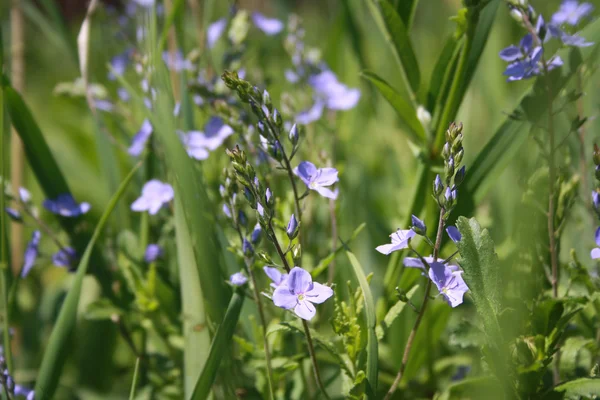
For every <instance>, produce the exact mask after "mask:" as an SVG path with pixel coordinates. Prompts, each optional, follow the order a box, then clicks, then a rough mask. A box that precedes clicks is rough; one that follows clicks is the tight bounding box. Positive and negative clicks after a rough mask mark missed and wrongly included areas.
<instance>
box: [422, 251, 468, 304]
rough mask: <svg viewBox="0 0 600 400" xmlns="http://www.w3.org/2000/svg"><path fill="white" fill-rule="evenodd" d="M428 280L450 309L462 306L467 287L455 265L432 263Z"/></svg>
mask: <svg viewBox="0 0 600 400" xmlns="http://www.w3.org/2000/svg"><path fill="white" fill-rule="evenodd" d="M430 266H431V268H429V279H431V281H432V282H433V283H434V284H435V286H437V288H438V290H439V292H440V294H441V295H442V296H443V297H444V299H445V300H446V301H447V302H448V304H450V306H451V307H452V308H454V307H456V306H458V305H460V304H462V302H463V296H464V294H465V293H466V292H467V291H468V290H469V287H468V286H467V284H466V283H465V281H464V280H463V278H462V271H460V270H459V269H458V267H457V266H455V265H445V264H443V263H441V262H432V263H431V264H430Z"/></svg>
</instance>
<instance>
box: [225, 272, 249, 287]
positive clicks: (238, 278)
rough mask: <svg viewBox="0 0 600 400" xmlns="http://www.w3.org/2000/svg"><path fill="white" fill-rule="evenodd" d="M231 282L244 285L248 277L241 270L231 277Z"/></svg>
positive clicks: (235, 284)
mask: <svg viewBox="0 0 600 400" xmlns="http://www.w3.org/2000/svg"><path fill="white" fill-rule="evenodd" d="M229 282H230V283H231V284H232V285H234V286H242V285H244V284H245V283H246V282H248V278H246V277H245V276H244V274H242V273H241V272H236V273H235V274H233V275H231V276H230V277H229Z"/></svg>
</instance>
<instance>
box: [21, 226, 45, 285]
mask: <svg viewBox="0 0 600 400" xmlns="http://www.w3.org/2000/svg"><path fill="white" fill-rule="evenodd" d="M41 238H42V234H41V233H40V231H33V234H32V235H31V240H30V241H29V243H27V248H26V249H25V254H24V255H23V268H21V278H25V277H26V276H27V274H29V271H31V268H33V265H34V264H35V260H36V258H37V256H38V246H39V245H40V239H41Z"/></svg>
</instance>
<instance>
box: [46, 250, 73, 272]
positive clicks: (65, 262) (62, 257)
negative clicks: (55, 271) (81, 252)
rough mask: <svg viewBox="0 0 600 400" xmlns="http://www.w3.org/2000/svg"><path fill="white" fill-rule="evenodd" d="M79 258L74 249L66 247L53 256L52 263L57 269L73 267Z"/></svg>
mask: <svg viewBox="0 0 600 400" xmlns="http://www.w3.org/2000/svg"><path fill="white" fill-rule="evenodd" d="M76 257H77V253H76V252H75V249H74V248H72V247H65V248H64V249H60V250H58V251H57V252H56V253H54V254H53V255H52V263H53V264H54V265H56V266H57V267H67V268H68V267H71V265H72V264H73V262H74V261H75V259H76Z"/></svg>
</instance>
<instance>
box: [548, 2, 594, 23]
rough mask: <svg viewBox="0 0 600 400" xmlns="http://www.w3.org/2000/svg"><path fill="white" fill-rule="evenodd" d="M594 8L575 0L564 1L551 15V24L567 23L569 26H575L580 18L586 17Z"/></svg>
mask: <svg viewBox="0 0 600 400" xmlns="http://www.w3.org/2000/svg"><path fill="white" fill-rule="evenodd" d="M593 9H594V6H592V5H591V4H590V3H581V4H579V2H578V1H577V0H565V1H563V2H562V4H561V5H560V8H559V9H558V11H557V12H556V13H554V15H552V23H553V24H556V25H561V24H564V23H567V24H569V25H577V24H578V23H579V21H581V19H582V18H584V17H587V16H588V15H589V14H590V13H591V12H592V10H593Z"/></svg>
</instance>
